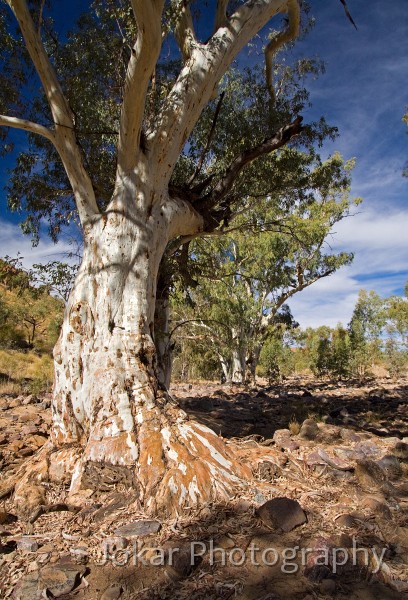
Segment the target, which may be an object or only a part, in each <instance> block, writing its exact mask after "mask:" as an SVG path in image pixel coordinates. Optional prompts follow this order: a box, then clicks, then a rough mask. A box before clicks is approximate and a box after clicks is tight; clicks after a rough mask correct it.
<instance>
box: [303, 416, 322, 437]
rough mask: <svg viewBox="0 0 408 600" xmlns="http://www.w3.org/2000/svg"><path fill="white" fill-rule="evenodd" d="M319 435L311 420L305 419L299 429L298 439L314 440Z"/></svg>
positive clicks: (314, 423)
mask: <svg viewBox="0 0 408 600" xmlns="http://www.w3.org/2000/svg"><path fill="white" fill-rule="evenodd" d="M318 433H319V427H318V425H317V423H316V422H315V421H313V419H306V420H305V421H303V423H302V427H301V428H300V432H299V437H300V438H303V439H305V440H314V439H316V437H317V435H318Z"/></svg>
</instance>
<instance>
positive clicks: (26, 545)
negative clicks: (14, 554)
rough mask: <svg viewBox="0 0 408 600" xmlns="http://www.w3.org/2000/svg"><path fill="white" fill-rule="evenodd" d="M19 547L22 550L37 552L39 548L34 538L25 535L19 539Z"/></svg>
mask: <svg viewBox="0 0 408 600" xmlns="http://www.w3.org/2000/svg"><path fill="white" fill-rule="evenodd" d="M17 548H18V550H21V551H22V552H36V551H37V550H38V544H37V542H36V540H35V539H34V538H31V537H29V536H23V537H21V538H20V539H19V540H17Z"/></svg>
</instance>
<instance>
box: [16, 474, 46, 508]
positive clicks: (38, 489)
mask: <svg viewBox="0 0 408 600" xmlns="http://www.w3.org/2000/svg"><path fill="white" fill-rule="evenodd" d="M20 483H21V485H20V484H18V485H16V488H15V491H14V505H15V507H16V508H17V510H18V512H19V513H20V514H22V515H30V514H31V513H32V512H33V511H34V510H35V509H36V508H37V507H38V506H40V505H41V504H45V503H46V502H45V489H44V488H43V487H42V486H41V485H34V484H30V483H27V482H24V481H22V482H20Z"/></svg>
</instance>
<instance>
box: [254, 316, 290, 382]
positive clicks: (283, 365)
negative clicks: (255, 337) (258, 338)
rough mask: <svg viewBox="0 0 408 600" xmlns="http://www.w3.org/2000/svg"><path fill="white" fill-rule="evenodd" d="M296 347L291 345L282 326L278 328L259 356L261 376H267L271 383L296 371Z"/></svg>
mask: <svg viewBox="0 0 408 600" xmlns="http://www.w3.org/2000/svg"><path fill="white" fill-rule="evenodd" d="M295 354H296V349H295V348H292V347H291V345H290V340H288V339H287V338H286V337H285V335H284V330H283V329H282V328H277V330H276V332H275V334H274V335H271V336H270V337H269V338H268V339H267V340H266V342H265V343H264V345H263V346H262V350H261V353H260V357H259V366H258V369H257V372H258V374H259V375H260V377H265V378H266V379H268V381H269V382H270V383H272V382H274V381H280V380H281V379H282V378H285V377H288V376H289V375H292V374H293V373H294V372H295V371H296V358H295Z"/></svg>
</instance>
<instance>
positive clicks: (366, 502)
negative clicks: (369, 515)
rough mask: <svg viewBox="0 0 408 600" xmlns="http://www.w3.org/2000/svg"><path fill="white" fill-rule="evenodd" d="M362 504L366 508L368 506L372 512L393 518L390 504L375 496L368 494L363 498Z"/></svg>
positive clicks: (386, 517)
mask: <svg viewBox="0 0 408 600" xmlns="http://www.w3.org/2000/svg"><path fill="white" fill-rule="evenodd" d="M361 504H362V506H363V507H364V508H368V509H369V510H370V511H371V512H373V513H374V514H376V515H378V516H380V517H383V518H385V519H387V520H389V519H391V518H392V515H391V511H390V509H389V508H388V506H387V505H386V504H384V502H381V500H379V499H378V498H375V497H374V496H367V497H366V498H363V500H362V502H361Z"/></svg>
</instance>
